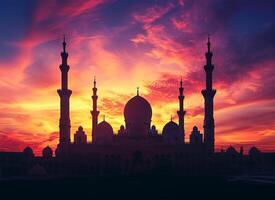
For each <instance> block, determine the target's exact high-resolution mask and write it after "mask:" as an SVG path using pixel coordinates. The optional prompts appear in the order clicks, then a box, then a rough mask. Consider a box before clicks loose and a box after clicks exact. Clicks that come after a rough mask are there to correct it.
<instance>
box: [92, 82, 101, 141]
mask: <svg viewBox="0 0 275 200" xmlns="http://www.w3.org/2000/svg"><path fill="white" fill-rule="evenodd" d="M96 92H97V88H96V80H95V77H94V87H93V96H92V100H93V110H92V111H91V114H92V136H93V134H94V132H95V128H96V126H97V123H98V115H99V111H98V110H97V98H98V96H97V94H96Z"/></svg>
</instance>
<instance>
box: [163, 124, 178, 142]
mask: <svg viewBox="0 0 275 200" xmlns="http://www.w3.org/2000/svg"><path fill="white" fill-rule="evenodd" d="M162 135H163V139H164V140H165V141H168V142H172V141H174V142H180V141H181V134H180V129H179V126H178V124H177V123H175V122H173V121H172V120H171V121H170V122H168V123H167V124H166V125H165V126H164V127H163V130H162Z"/></svg>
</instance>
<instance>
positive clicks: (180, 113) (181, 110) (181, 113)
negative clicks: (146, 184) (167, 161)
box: [177, 78, 186, 143]
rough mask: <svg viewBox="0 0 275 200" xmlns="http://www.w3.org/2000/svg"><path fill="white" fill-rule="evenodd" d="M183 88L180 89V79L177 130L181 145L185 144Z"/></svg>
mask: <svg viewBox="0 0 275 200" xmlns="http://www.w3.org/2000/svg"><path fill="white" fill-rule="evenodd" d="M183 90H184V89H183V87H182V78H181V80H180V87H179V110H178V112H177V113H178V116H179V129H180V133H181V134H182V137H183V140H182V141H183V143H184V142H185V130H184V115H185V113H186V112H185V111H184V108H183V100H184V95H183Z"/></svg>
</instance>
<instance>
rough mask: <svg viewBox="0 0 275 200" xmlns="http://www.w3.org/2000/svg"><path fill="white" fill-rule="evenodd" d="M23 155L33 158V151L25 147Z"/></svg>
mask: <svg viewBox="0 0 275 200" xmlns="http://www.w3.org/2000/svg"><path fill="white" fill-rule="evenodd" d="M23 154H24V155H25V156H27V157H33V156H34V154H33V150H32V148H31V147H29V146H27V147H26V148H25V149H24V150H23Z"/></svg>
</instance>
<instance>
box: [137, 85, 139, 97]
mask: <svg viewBox="0 0 275 200" xmlns="http://www.w3.org/2000/svg"><path fill="white" fill-rule="evenodd" d="M137 96H139V87H137Z"/></svg>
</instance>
